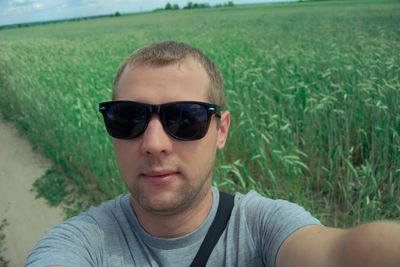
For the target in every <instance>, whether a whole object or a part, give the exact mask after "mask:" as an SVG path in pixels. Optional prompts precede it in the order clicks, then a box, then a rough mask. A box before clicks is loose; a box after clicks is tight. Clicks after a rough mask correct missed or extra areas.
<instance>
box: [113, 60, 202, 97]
mask: <svg viewBox="0 0 400 267" xmlns="http://www.w3.org/2000/svg"><path fill="white" fill-rule="evenodd" d="M208 88H209V77H208V75H207V73H206V71H205V70H204V68H203V66H202V65H201V64H200V63H199V62H197V61H194V60H192V59H186V60H184V61H181V62H177V63H173V64H168V65H163V66H152V65H138V66H134V67H127V68H126V69H125V70H124V71H123V73H122V75H121V77H120V80H119V82H118V85H117V88H116V89H115V90H116V91H115V92H114V100H134V101H140V102H146V103H152V104H159V103H165V102H172V101H183V100H194V101H208V97H207V96H208Z"/></svg>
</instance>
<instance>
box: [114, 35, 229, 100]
mask: <svg viewBox="0 0 400 267" xmlns="http://www.w3.org/2000/svg"><path fill="white" fill-rule="evenodd" d="M188 59H192V60H194V61H196V62H198V63H200V64H201V66H202V67H203V68H204V70H205V71H206V73H207V75H208V78H209V85H208V92H207V93H208V101H209V102H211V103H214V104H217V105H219V106H221V107H223V106H224V104H225V96H224V83H223V81H222V77H221V73H220V71H219V70H218V68H217V67H216V66H215V64H214V63H213V62H212V61H211V60H210V59H209V58H208V57H207V56H206V55H204V54H203V52H201V51H200V50H199V49H197V48H194V47H191V46H189V45H187V44H184V43H177V42H173V41H166V42H162V43H156V44H153V45H150V46H146V47H143V48H141V49H139V50H136V51H135V52H134V53H133V54H132V55H131V56H130V57H129V58H128V59H126V60H125V61H124V63H123V64H122V65H121V66H120V68H119V69H118V72H117V74H116V76H115V79H114V87H113V95H112V98H113V100H114V99H115V96H116V92H117V90H118V86H119V80H120V78H121V75H122V73H123V72H124V71H125V70H126V69H132V68H135V67H137V66H150V67H157V66H166V65H171V64H175V63H181V62H183V61H185V60H188Z"/></svg>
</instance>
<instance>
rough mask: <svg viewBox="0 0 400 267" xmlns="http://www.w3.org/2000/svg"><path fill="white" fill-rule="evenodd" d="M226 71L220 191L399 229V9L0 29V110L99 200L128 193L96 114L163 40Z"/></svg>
mask: <svg viewBox="0 0 400 267" xmlns="http://www.w3.org/2000/svg"><path fill="white" fill-rule="evenodd" d="M171 39H172V40H176V41H183V42H187V43H189V44H191V45H193V46H195V47H199V48H201V49H202V50H204V51H205V52H206V53H207V54H208V55H209V56H210V58H211V59H212V60H214V61H215V62H216V63H217V65H218V66H219V67H220V69H221V71H222V73H223V76H224V79H225V87H226V95H227V109H229V110H230V111H231V114H232V119H233V121H232V126H231V132H230V136H229V142H228V144H227V147H226V149H225V150H224V151H223V152H221V153H220V155H219V158H218V162H217V168H216V171H215V175H214V183H215V184H216V185H219V186H220V187H221V188H222V189H224V190H227V191H242V192H245V191H248V190H251V189H255V190H257V191H259V192H261V193H263V194H264V195H266V196H268V197H273V198H285V199H289V200H291V201H295V202H298V203H300V204H302V205H304V206H305V207H306V208H307V209H309V210H310V211H311V212H312V213H313V214H315V215H316V216H317V217H318V218H320V219H321V220H322V221H323V222H324V223H326V224H328V225H336V226H350V225H354V224H356V223H359V222H365V221H370V220H373V219H380V218H387V219H398V218H399V217H400V2H399V1H394V0H392V1H379V0H376V1H371V0H370V1H357V0H355V1H324V2H304V3H291V4H273V5H256V6H236V7H233V8H222V9H214V8H210V9H202V10H184V11H183V10H180V11H165V12H150V13H142V14H134V15H129V16H121V17H114V18H105V19H98V20H88V21H80V22H64V23H57V24H49V25H43V26H34V27H27V28H20V29H17V28H16V29H7V30H0V109H1V111H2V113H3V114H4V116H6V118H8V119H9V120H12V121H14V122H15V124H17V125H18V126H19V128H20V129H21V131H22V132H23V133H24V134H25V135H26V136H28V137H29V138H30V139H31V140H32V142H33V143H35V144H36V145H37V147H38V149H39V150H40V151H41V152H42V153H44V154H46V155H48V156H49V157H51V158H52V159H54V161H55V162H57V164H58V165H59V166H61V167H62V169H63V170H64V171H65V172H66V174H67V175H68V177H69V183H70V184H73V185H74V188H77V190H78V191H79V192H81V193H80V194H81V195H83V194H85V195H86V196H88V198H89V199H91V201H95V202H98V201H101V200H104V199H107V198H111V197H114V196H116V195H117V194H120V193H122V192H124V191H125V188H124V185H123V182H122V180H121V178H120V176H119V173H118V169H117V167H116V163H115V161H114V153H113V150H112V146H111V140H110V138H109V136H107V134H106V132H105V129H104V126H103V122H102V118H101V117H100V113H99V112H98V111H97V106H98V103H99V102H101V101H106V100H109V99H110V95H111V87H112V81H113V76H114V74H115V72H116V69H117V68H118V66H119V64H120V62H121V61H122V60H123V59H124V58H125V57H127V56H128V55H129V54H130V53H131V52H132V51H134V50H135V49H137V48H139V47H141V46H143V45H145V44H150V43H153V42H157V41H161V40H171Z"/></svg>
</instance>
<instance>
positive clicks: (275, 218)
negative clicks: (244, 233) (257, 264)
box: [232, 191, 320, 266]
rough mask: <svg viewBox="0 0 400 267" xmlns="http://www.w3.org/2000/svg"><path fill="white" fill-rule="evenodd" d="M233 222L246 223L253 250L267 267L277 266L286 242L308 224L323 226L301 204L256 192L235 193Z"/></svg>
mask: <svg viewBox="0 0 400 267" xmlns="http://www.w3.org/2000/svg"><path fill="white" fill-rule="evenodd" d="M232 214H233V216H234V220H236V221H239V222H240V223H241V224H244V225H245V226H246V227H247V229H248V231H249V234H250V238H251V239H252V240H253V243H254V247H255V248H256V250H257V251H258V253H259V254H260V256H261V257H262V258H263V262H264V264H266V266H275V258H276V255H277V253H278V251H279V248H280V247H281V245H282V244H283V242H284V241H285V240H286V239H287V238H288V237H289V236H291V235H292V234H293V233H294V232H296V231H297V230H299V229H301V228H303V227H304V226H307V225H320V222H319V220H317V219H316V218H314V217H313V216H312V215H311V214H310V213H309V212H308V211H306V210H305V209H304V208H303V207H301V206H300V205H298V204H295V203H291V202H289V201H286V200H282V199H270V198H266V197H263V196H261V195H260V194H259V193H257V192H255V191H250V192H248V193H246V194H241V193H236V194H235V208H234V211H233V213H232Z"/></svg>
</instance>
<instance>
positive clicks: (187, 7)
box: [184, 2, 193, 9]
mask: <svg viewBox="0 0 400 267" xmlns="http://www.w3.org/2000/svg"><path fill="white" fill-rule="evenodd" d="M184 8H185V9H192V8H193V3H192V2H189V3H187V6H185V7H184Z"/></svg>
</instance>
